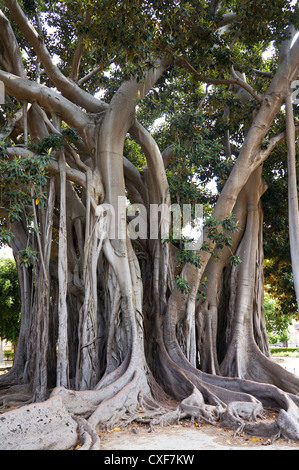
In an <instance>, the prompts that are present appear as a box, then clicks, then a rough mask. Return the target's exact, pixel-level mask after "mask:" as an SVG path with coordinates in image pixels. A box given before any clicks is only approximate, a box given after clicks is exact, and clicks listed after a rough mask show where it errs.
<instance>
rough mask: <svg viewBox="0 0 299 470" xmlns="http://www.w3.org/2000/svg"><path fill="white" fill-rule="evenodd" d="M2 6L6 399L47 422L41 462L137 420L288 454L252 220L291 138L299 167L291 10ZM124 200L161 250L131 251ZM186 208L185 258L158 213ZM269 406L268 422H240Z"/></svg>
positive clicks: (286, 387) (283, 398)
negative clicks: (12, 268) (276, 442)
mask: <svg viewBox="0 0 299 470" xmlns="http://www.w3.org/2000/svg"><path fill="white" fill-rule="evenodd" d="M0 3H1V6H2V13H1V16H0V21H1V25H2V29H1V33H0V38H1V57H0V65H1V69H0V80H2V81H3V83H4V84H5V89H6V93H7V105H6V107H5V108H4V109H3V110H2V116H1V121H2V122H3V129H2V143H1V165H2V168H3V171H2V173H1V174H2V175H3V176H2V181H1V184H2V193H1V207H2V209H1V215H2V224H1V231H2V232H1V233H2V238H3V240H4V239H6V240H9V241H10V243H11V246H12V248H13V250H14V254H15V258H16V263H17V267H18V274H19V280H20V294H21V301H22V302H21V329H20V339H19V345H18V350H17V354H16V358H15V363H14V367H13V368H12V370H11V371H10V372H9V373H8V374H6V376H5V377H3V378H2V377H1V384H2V385H3V386H7V385H11V384H18V385H22V386H23V388H24V390H23V391H26V396H25V398H26V400H30V401H33V402H39V405H38V407H37V409H38V410H39V411H40V412H43V411H42V410H45V409H46V410H47V413H46V414H47V416H51V425H50V424H49V427H48V431H49V432H48V436H51V437H49V439H50V441H51V442H50V443H49V441H48V442H46V441H45V440H44V444H43V445H44V447H47V446H50V447H51V448H53V447H56V448H57V447H59V446H61V447H64V448H67V447H72V446H74V445H75V444H76V440H77V434H76V432H75V431H76V429H77V426H79V429H80V439H81V440H83V441H84V440H85V439H84V436H86V434H89V435H90V436H91V437H92V446H93V448H97V447H98V445H99V444H98V437H97V435H96V433H95V428H96V427H97V426H113V425H114V424H115V423H116V422H118V423H119V422H120V421H121V420H124V423H126V422H129V421H132V420H134V419H135V418H136V416H137V415H138V414H140V408H142V409H143V410H144V411H145V412H146V415H147V416H150V419H151V424H155V423H161V422H164V423H165V422H171V421H173V420H176V419H177V418H178V416H196V417H197V418H198V419H199V418H203V419H205V420H207V421H209V422H211V423H214V422H215V421H216V420H220V421H221V423H222V425H224V426H226V427H231V428H234V429H236V430H238V431H241V430H242V429H245V430H246V432H248V433H253V434H255V435H268V436H270V435H277V434H278V433H279V434H281V435H283V436H284V437H287V438H291V439H297V440H298V439H299V410H298V397H297V393H298V378H297V377H295V376H294V375H292V374H290V373H288V372H287V371H285V370H284V369H282V368H281V367H280V366H279V365H277V364H275V363H273V362H272V361H271V359H270V354H269V345H268V340H267V333H266V327H265V317H264V299H263V292H264V274H263V260H264V253H263V232H264V228H265V227H264V224H263V210H262V209H263V204H262V196H263V195H264V194H266V189H267V184H266V182H265V179H266V176H265V175H267V177H268V178H267V183H268V186H269V181H270V182H272V180H275V176H276V173H275V171H276V170H275V164H276V161H275V159H274V160H273V158H272V156H273V152H275V149H277V146H278V145H279V144H281V147H280V148H281V153H280V154H279V155H278V154H276V156H277V159H278V162H279V164H281V166H282V167H283V169H284V173H286V171H287V170H286V168H287V160H286V159H285V158H284V157H283V156H284V154H285V153H286V147H285V146H283V145H282V142H283V141H284V140H285V139H286V136H287V137H288V138H287V143H288V146H287V151H288V155H289V162H293V160H294V158H293V157H294V152H293V150H294V148H293V147H294V146H293V141H294V139H295V137H294V127H293V125H292V122H293V120H294V116H292V115H291V114H292V113H291V111H290V102H289V96H290V94H291V91H292V83H293V81H294V80H295V78H296V77H297V73H298V66H299V40H298V39H297V40H294V44H293V45H292V47H290V46H291V42H290V41H291V39H292V38H291V37H290V35H291V33H292V31H293V29H295V30H296V29H297V28H298V8H297V6H294V5H292V2H285V1H282V0H276V1H274V2H272V7H271V9H269V8H268V2H266V1H264V0H246V1H244V2H242V3H241V4H240V2H235V1H233V0H231V1H223V2H217V1H202V2H198V1H196V2H195V1H188V2H185V1H183V2H179V3H178V2H176V1H169V2H167V4H165V2H164V1H159V0H157V1H156V0H155V1H137V2H136V1H135V2H131V1H126V2H121V3H119V2H116V1H114V0H109V1H108V2H107V1H103V2H90V1H88V0H84V1H80V2H75V3H74V2H70V1H65V2H53V1H52V2H47V1H44V2H31V1H30V2H28V1H24V2H22V3H21V2H17V1H14V0H5V1H4V2H3V1H2V2H0ZM290 25H293V27H294V28H293V29H292V28H290ZM293 32H294V31H293ZM270 44H272V47H273V48H274V51H273V54H272V56H271V58H267V57H266V58H265V56H264V55H263V53H264V52H265V51H266V50H267V49H268V48H269V45H270ZM285 103H288V106H287V108H288V113H287V119H286V113H285V108H284V104H285ZM293 113H294V114H295V115H296V111H295V112H293ZM158 118H160V123H161V122H162V123H163V124H162V125H161V126H158V125H157V119H158ZM295 118H296V116H295ZM292 139H293V140H292ZM291 157H292V158H291ZM283 158H284V159H283ZM265 162H267V163H265ZM268 162H269V166H268V167H266V165H267V164H268ZM264 163H265V168H264ZM292 175H294V172H293V165H292ZM211 181H214V182H216V184H217V188H218V191H219V194H217V195H216V196H215V195H211V194H210V193H209V191H208V188H207V186H208V184H209V183H211ZM293 183H294V178H292V188H293V190H292V194H291V195H290V196H291V197H290V200H291V199H292V201H293V200H294V198H293V195H294V184H293ZM287 186H288V187H289V181H288V183H287ZM284 194H285V193H284ZM127 199H128V200H129V202H130V207H131V208H132V207H134V205H135V207H136V204H137V205H138V204H139V209H138V211H137V213H138V217H139V218H138V222H139V231H140V226H142V228H144V227H146V228H147V230H148V231H149V228H150V223H149V222H150V217H149V215H150V209H151V208H152V207H153V206H154V207H156V206H161V207H162V209H163V210H162V212H161V214H160V219H159V225H158V228H159V230H158V234H157V237H150V236H149V233H146V234H145V236H140V237H139V238H138V237H137V239H136V240H131V239H130V238H129V236H128V231H127V228H128V227H129V224H130V222H131V218H132V211H130V212H129V213H128V217H127V216H126V214H125V213H124V212H122V211H121V210H120V209H121V207H120V205H119V202H120V201H124V205H125V203H126V200H127ZM191 201H192V202H196V203H202V204H203V205H204V208H205V211H204V222H205V227H204V234H203V245H202V248H201V249H200V250H197V251H191V250H184V249H182V248H184V247H183V245H182V243H180V242H178V243H177V242H175V237H174V236H173V234H172V233H171V231H170V234H169V235H170V236H169V237H168V238H167V237H165V232H166V233H167V230H166V231H165V228H170V227H171V218H170V214H169V208H170V206H171V203H172V202H175V203H178V204H179V205H182V204H184V203H189V202H191ZM270 202H271V201H270ZM269 204H270V203H269ZM270 205H271V204H270ZM271 207H273V206H271ZM143 209H145V210H143ZM293 214H294V213H293ZM114 215H115V216H116V219H117V220H118V224H117V231H116V233H113V228H114V227H113V216H114ZM135 215H136V214H135ZM295 215H296V214H295ZM270 220H271V222H272V219H271V217H270ZM135 222H136V221H135ZM291 222H292V221H291V220H290V226H291V225H292V224H291ZM137 225H138V224H137V223H136V224H135V228H136V230H137ZM293 226H294V227H295V225H292V228H293ZM292 233H293V232H292ZM292 240H293V241H292V247H295V248H296V237H295V239H294V238H293V239H292ZM216 261H217V262H216ZM296 272H297V271H296V270H295V269H294V263H293V273H294V279H295V277H296ZM53 387H54V390H53V391H52V393H51V399H50V400H47V401H46V402H45V401H44V400H46V399H47V398H48V396H49V389H51V388H53ZM169 396H170V397H171V398H172V400H174V401H173V406H169V400H168V398H169ZM16 398H17V397H16V396H14V400H16ZM21 398H22V399H24V395H22V397H20V400H21ZM7 399H8V398H5V400H7ZM236 402H238V403H237V404H236ZM240 402H241V404H240ZM269 404H271V406H273V404H275V406H277V408H279V410H280V411H279V414H278V418H277V420H276V421H273V422H267V423H265V422H260V421H259V422H257V423H256V422H252V419H254V418H256V417H257V416H258V415H259V414H260V413H261V412H262V407H263V406H264V405H269ZM48 407H50V411H49V412H48ZM34 409H36V408H34ZM51 410H52V411H51ZM57 410H58V411H57ZM25 414H26V413H25V411H24V409H22V408H20V409H19V410H15V411H14V412H13V413H12V414H10V415H8V414H5V415H4V419H2V420H1V424H0V427H1V426H4V427H5V429H6V436H7V437H6V439H8V440H9V439H11V440H10V441H9V443H10V444H9V445H10V447H13V446H14V445H17V444H16V441H14V443H13V440H14V439H15V440H17V439H18V436H17V435H16V434H13V433H11V434H10V430H9V427H10V426H12V427H13V428H14V429H15V428H16V423H23V422H24V416H25ZM70 415H71V416H72V417H71V418H70ZM82 415H84V419H82ZM56 416H60V417H61V416H63V417H64V419H65V422H66V423H67V424H66V426H65V433H64V435H63V438H61V437H58V435H57V432H58V429H61V422H60V423H59V425H57V427H56V428H55V419H54V417H56ZM79 416H80V417H81V418H78V417H79ZM244 416H245V417H247V418H250V419H249V421H250V422H248V423H247V422H246V423H245V421H244ZM52 418H53V419H52ZM75 419H76V420H77V421H75ZM9 420H11V421H10V423H11V424H10V425H9V424H8V422H9ZM27 421H28V420H26V425H27ZM28 429H30V432H29V431H28V433H29V434H28V435H26V438H25V437H24V434H23V436H22V442H23V443H24V445H25V443H26V440H27V438H28V439H29V435H30V439H31V441H30V442H33V444H32V445H33V446H36V447H38V446H39V445H40V444H39V442H40V439H39V438H40V435H38V436H37V437H36V439H35V438H34V436H32V428H30V427H29V428H28ZM38 432H39V434H40V431H39V430H38ZM3 434H4V433H3ZM27 442H29V441H27ZM88 442H89V443H90V439H88V438H87V439H86V444H85V445H86V446H88V444H87V443H88ZM5 445H6V444H5V441H3V443H2V446H5ZM28 445H29V444H28Z"/></svg>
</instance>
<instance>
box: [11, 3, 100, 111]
mask: <svg viewBox="0 0 299 470" xmlns="http://www.w3.org/2000/svg"><path fill="white" fill-rule="evenodd" d="M5 3H6V5H7V6H8V8H9V10H10V13H11V16H12V17H13V19H14V20H15V22H16V23H17V25H18V26H19V28H20V29H21V31H22V32H23V34H24V35H25V36H26V38H27V39H28V41H29V42H30V44H31V45H32V47H33V49H34V50H35V53H36V54H37V56H38V58H39V60H40V61H41V63H42V64H43V66H44V69H45V72H46V74H47V75H48V77H49V78H50V79H51V80H52V81H53V83H54V84H55V86H56V87H57V88H58V90H59V91H60V92H61V93H62V94H63V96H65V97H66V98H67V99H68V100H70V101H72V102H73V103H75V104H77V105H79V106H81V107H82V108H85V109H86V110H87V111H88V112H91V113H98V112H101V111H102V110H103V106H104V104H103V103H102V101H101V100H98V99H97V98H95V97H93V96H92V95H90V94H89V93H87V92H85V91H84V90H82V89H81V88H79V87H78V86H77V84H75V83H74V82H73V81H71V80H69V79H68V78H67V77H65V75H63V73H62V72H61V71H60V70H59V68H58V67H57V66H56V65H55V64H54V63H53V61H52V58H51V56H50V54H49V52H48V50H47V48H46V46H45V44H44V40H43V38H42V37H41V36H40V35H39V34H38V33H37V31H36V30H35V29H34V27H33V26H32V24H31V23H30V22H29V21H28V19H27V18H26V15H25V14H24V12H23V10H22V9H21V7H20V6H19V4H18V2H17V1H16V0H5Z"/></svg>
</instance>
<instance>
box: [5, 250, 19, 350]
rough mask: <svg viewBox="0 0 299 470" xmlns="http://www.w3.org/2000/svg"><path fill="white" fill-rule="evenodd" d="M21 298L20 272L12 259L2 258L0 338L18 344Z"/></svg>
mask: <svg viewBox="0 0 299 470" xmlns="http://www.w3.org/2000/svg"><path fill="white" fill-rule="evenodd" d="M20 313H21V299H20V295H19V285H18V272H17V269H16V265H15V263H14V261H13V260H11V259H5V258H1V259H0V338H2V339H3V340H4V339H5V340H7V341H10V342H11V343H13V345H14V346H16V344H17V340H18V336H19V329H20Z"/></svg>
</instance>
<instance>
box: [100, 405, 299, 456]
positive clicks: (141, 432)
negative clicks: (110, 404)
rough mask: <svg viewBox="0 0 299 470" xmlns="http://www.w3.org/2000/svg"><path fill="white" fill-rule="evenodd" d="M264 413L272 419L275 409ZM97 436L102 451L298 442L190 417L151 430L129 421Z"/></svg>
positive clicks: (279, 446)
mask: <svg viewBox="0 0 299 470" xmlns="http://www.w3.org/2000/svg"><path fill="white" fill-rule="evenodd" d="M266 413H267V417H266V419H268V420H271V419H275V417H276V413H277V411H275V410H273V409H270V408H269V409H266ZM99 435H100V439H101V449H102V450H118V451H122V450H123V451H125V450H126V451H130V450H132V451H134V450H164V451H165V450H175V451H178V450H184V451H185V450H299V443H298V442H290V443H288V442H287V441H286V440H284V439H278V440H276V441H274V443H272V442H271V440H270V439H269V438H261V437H257V436H248V435H246V434H245V433H242V434H241V435H240V436H236V437H235V436H234V431H232V430H228V429H225V428H222V427H221V426H219V425H215V426H212V425H210V424H207V423H203V422H200V423H195V424H193V425H192V424H191V422H190V420H183V421H182V422H181V423H180V424H177V425H172V426H167V427H164V428H162V427H157V428H155V429H153V430H150V428H149V427H148V426H146V425H142V424H132V425H130V426H128V427H126V428H124V429H121V428H120V427H116V428H115V429H113V430H111V431H100V432H99Z"/></svg>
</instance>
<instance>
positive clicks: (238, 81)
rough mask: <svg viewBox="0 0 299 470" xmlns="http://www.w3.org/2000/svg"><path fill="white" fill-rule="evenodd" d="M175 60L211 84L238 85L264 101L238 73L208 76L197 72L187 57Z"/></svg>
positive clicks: (201, 79)
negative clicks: (227, 75) (216, 76)
mask: <svg viewBox="0 0 299 470" xmlns="http://www.w3.org/2000/svg"><path fill="white" fill-rule="evenodd" d="M175 62H176V63H177V64H179V65H183V66H184V67H186V69H187V70H189V72H191V73H192V74H193V75H194V76H195V77H196V78H197V79H198V80H200V81H201V82H205V83H208V84H211V85H237V86H240V87H242V88H244V89H245V90H246V91H248V93H250V94H251V96H253V98H254V99H255V100H257V101H258V102H259V103H261V102H262V101H263V97H262V96H261V95H260V94H259V93H257V92H256V91H255V90H254V89H253V88H252V86H250V85H249V83H247V82H245V81H244V80H242V79H241V78H240V77H238V76H237V75H235V76H234V78H230V79H226V78H212V77H206V76H205V75H202V74H200V73H199V72H197V70H196V69H195V68H194V67H193V65H191V64H190V62H189V61H188V60H187V59H186V58H185V57H179V58H177V59H176V61H175Z"/></svg>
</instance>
